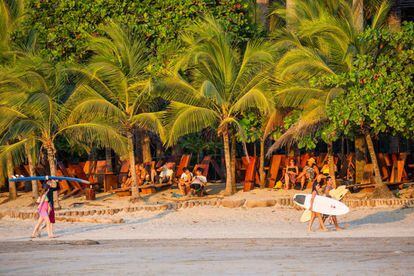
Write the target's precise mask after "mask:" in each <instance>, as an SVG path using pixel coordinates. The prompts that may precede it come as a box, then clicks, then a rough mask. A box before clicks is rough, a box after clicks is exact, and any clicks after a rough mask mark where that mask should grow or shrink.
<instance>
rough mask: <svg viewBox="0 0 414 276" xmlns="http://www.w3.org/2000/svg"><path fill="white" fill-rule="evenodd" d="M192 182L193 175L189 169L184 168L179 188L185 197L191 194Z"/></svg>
mask: <svg viewBox="0 0 414 276" xmlns="http://www.w3.org/2000/svg"><path fill="white" fill-rule="evenodd" d="M191 181H193V174H192V173H191V172H190V170H189V169H188V168H183V173H182V174H181V177H180V180H179V181H178V188H179V189H180V191H181V193H182V194H183V195H187V194H188V193H189V191H190V184H191Z"/></svg>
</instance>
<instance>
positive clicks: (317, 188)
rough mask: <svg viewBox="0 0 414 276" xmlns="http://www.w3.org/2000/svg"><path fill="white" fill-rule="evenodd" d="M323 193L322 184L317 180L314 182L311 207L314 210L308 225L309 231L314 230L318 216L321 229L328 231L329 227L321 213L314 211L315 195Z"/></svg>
mask: <svg viewBox="0 0 414 276" xmlns="http://www.w3.org/2000/svg"><path fill="white" fill-rule="evenodd" d="M321 193H322V188H321V185H320V184H319V182H317V181H316V180H315V181H314V182H313V184H312V199H311V202H310V208H309V210H310V211H311V212H312V214H311V219H310V221H309V225H308V231H309V232H311V231H313V230H312V224H313V222H314V221H315V218H318V221H319V227H320V230H322V231H328V229H326V227H325V225H324V224H323V219H322V215H321V214H320V213H316V212H314V211H313V202H314V200H315V197H316V196H317V195H319V194H321Z"/></svg>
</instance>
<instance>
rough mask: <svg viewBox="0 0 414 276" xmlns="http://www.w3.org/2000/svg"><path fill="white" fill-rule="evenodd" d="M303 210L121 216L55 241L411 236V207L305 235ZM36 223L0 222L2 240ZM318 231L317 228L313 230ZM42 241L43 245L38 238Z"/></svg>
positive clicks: (24, 233) (374, 212)
mask: <svg viewBox="0 0 414 276" xmlns="http://www.w3.org/2000/svg"><path fill="white" fill-rule="evenodd" d="M301 213H302V212H301V211H299V210H295V209H290V208H286V209H284V208H276V207H274V208H272V207H268V208H253V209H249V208H234V209H232V208H224V207H218V208H217V207H208V206H203V207H194V208H187V209H179V210H176V211H173V210H166V211H159V212H148V211H139V212H135V213H124V212H120V213H118V214H116V215H114V216H111V217H112V218H114V217H115V218H116V217H119V218H123V219H124V221H125V222H124V223H121V224H96V223H95V224H92V223H63V222H58V223H57V224H56V231H55V233H56V235H57V236H58V239H59V240H82V239H92V240H114V239H219V238H229V239H231V238H233V239H234V238H331V237H335V238H344V237H414V208H404V209H401V208H400V209H392V208H381V209H380V208H376V209H369V208H358V209H355V210H352V211H351V212H350V213H348V214H347V215H345V216H341V217H339V221H340V224H341V225H342V226H346V229H345V230H343V231H339V232H337V231H334V229H333V228H332V226H329V228H330V229H331V230H332V231H330V232H328V233H322V232H318V231H316V232H312V233H308V232H307V231H306V224H304V223H300V222H299V218H300V215H301ZM33 225H34V221H32V220H23V221H22V220H15V219H8V218H7V217H5V218H3V219H1V220H0V241H27V240H29V235H30V233H31V230H32V227H33ZM314 227H315V230H317V229H316V228H317V225H316V223H315V225H314ZM40 240H47V238H45V237H44V238H41V239H40Z"/></svg>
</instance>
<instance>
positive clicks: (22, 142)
mask: <svg viewBox="0 0 414 276" xmlns="http://www.w3.org/2000/svg"><path fill="white" fill-rule="evenodd" d="M62 71H63V70H62V69H61V68H60V67H59V66H55V65H52V64H50V63H48V62H47V61H45V60H44V59H42V58H40V57H38V56H31V57H26V58H21V59H18V60H17V61H16V63H15V66H14V67H12V68H9V70H8V71H5V72H3V75H2V76H3V80H4V81H3V82H2V84H1V90H0V93H1V94H0V95H1V98H2V99H4V102H2V106H1V108H0V118H9V119H10V120H9V121H8V122H7V123H8V129H7V131H6V132H5V133H4V135H3V136H2V137H1V142H2V143H1V144H4V143H5V142H7V143H10V144H9V145H5V146H1V147H0V159H3V160H4V158H6V157H7V155H9V154H13V155H14V158H15V159H19V158H20V159H23V156H24V151H25V146H27V144H28V143H31V142H33V141H36V142H38V143H40V146H41V148H42V149H44V150H45V151H46V154H47V159H48V162H49V167H50V174H51V175H56V163H55V155H56V147H55V144H54V142H55V140H56V138H57V137H59V136H64V137H65V138H66V139H67V141H68V143H82V144H87V143H89V142H92V141H93V142H94V143H95V144H97V145H98V146H106V145H109V146H111V147H113V148H114V149H116V150H117V151H119V152H124V151H125V147H124V144H125V143H124V140H123V139H122V137H120V136H119V135H118V133H117V131H116V129H115V127H114V125H111V124H108V123H106V122H105V121H104V120H103V117H102V116H100V115H99V114H94V115H90V114H89V115H88V116H87V117H86V116H84V114H82V113H79V112H77V108H76V106H74V107H73V109H71V108H72V106H70V105H69V104H67V103H65V99H66V98H67V94H68V91H67V86H66V83H65V81H66V79H65V77H64V75H63V74H62ZM2 121H3V120H2ZM56 200H58V198H57V196H56Z"/></svg>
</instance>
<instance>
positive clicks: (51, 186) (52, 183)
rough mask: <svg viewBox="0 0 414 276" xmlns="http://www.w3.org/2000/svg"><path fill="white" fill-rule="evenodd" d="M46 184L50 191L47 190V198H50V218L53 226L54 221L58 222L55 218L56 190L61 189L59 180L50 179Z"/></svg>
mask: <svg viewBox="0 0 414 276" xmlns="http://www.w3.org/2000/svg"><path fill="white" fill-rule="evenodd" d="M46 185H47V186H48V187H49V191H48V192H47V195H46V196H47V198H48V199H49V203H50V207H51V210H50V213H49V220H50V222H51V223H52V227H53V223H55V222H56V220H55V205H54V203H55V200H54V196H53V194H54V192H56V191H59V185H58V184H57V182H56V181H55V180H48V181H47V182H46Z"/></svg>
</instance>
